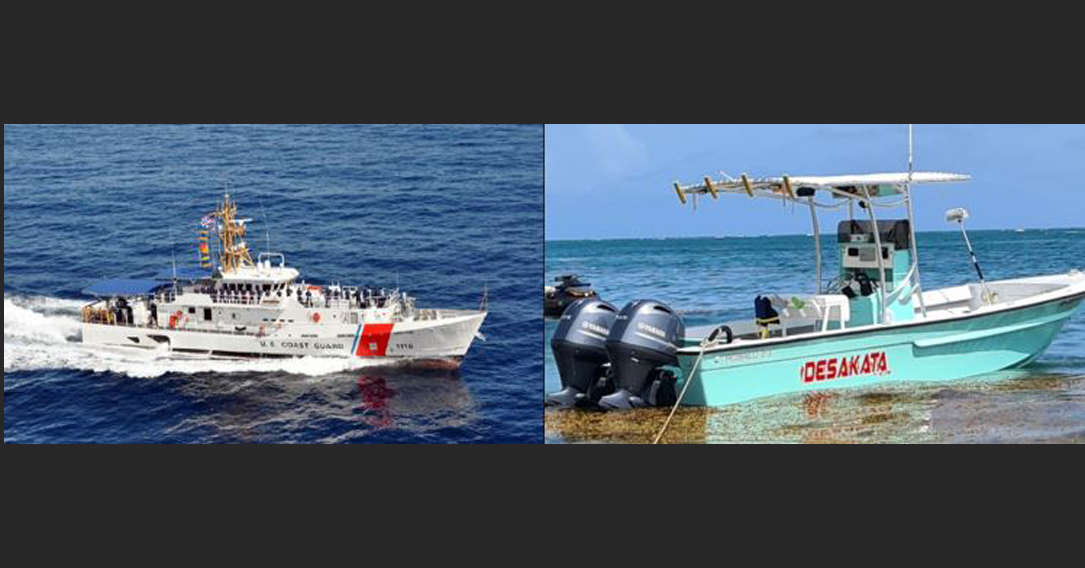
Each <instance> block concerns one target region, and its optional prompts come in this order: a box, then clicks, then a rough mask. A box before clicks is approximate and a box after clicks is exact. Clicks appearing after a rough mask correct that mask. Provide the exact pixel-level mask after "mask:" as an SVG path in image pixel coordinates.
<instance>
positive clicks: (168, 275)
mask: <svg viewBox="0 0 1085 568" xmlns="http://www.w3.org/2000/svg"><path fill="white" fill-rule="evenodd" d="M154 277H155V280H173V269H172V268H169V269H167V270H164V271H162V272H159V273H158V274H156V275H155V276H154ZM210 277H211V271H210V270H208V269H206V268H191V267H187V268H184V267H178V268H177V279H178V280H203V279H204V278H210Z"/></svg>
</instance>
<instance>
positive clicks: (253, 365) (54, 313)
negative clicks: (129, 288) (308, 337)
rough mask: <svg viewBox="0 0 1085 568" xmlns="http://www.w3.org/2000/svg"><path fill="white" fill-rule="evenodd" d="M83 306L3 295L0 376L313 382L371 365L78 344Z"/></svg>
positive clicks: (51, 300)
mask: <svg viewBox="0 0 1085 568" xmlns="http://www.w3.org/2000/svg"><path fill="white" fill-rule="evenodd" d="M84 303H85V302H81V301H79V300H64V299H60V298H49V297H41V296H33V297H19V296H7V295H5V296H4V373H12V372H17V371H43V370H55V369H69V370H76V371H91V372H95V373H104V372H111V373H118V374H123V375H128V376H130V377H136V378H154V377H160V376H162V375H165V374H168V373H181V374H199V373H287V374H292V375H305V376H309V377H318V376H322V375H330V374H334V373H342V372H345V371H350V370H353V369H359V368H363V367H370V366H374V365H376V363H373V362H371V361H365V360H359V359H345V358H344V359H336V358H323V357H304V358H297V359H209V358H206V357H204V358H196V357H181V356H177V355H173V354H170V353H168V352H164V351H160V352H155V351H141V350H131V349H124V348H109V347H103V346H96V345H84V344H82V343H81V337H80V331H79V310H80V308H81V307H82V306H83V305H84Z"/></svg>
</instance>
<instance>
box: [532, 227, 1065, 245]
mask: <svg viewBox="0 0 1085 568" xmlns="http://www.w3.org/2000/svg"><path fill="white" fill-rule="evenodd" d="M1080 230H1085V227H1038V228H1024V227H1020V228H1017V227H1015V228H1013V229H969V230H968V231H969V232H970V233H991V232H1007V231H1008V232H1017V231H1023V232H1026V233H1027V232H1035V231H1080ZM956 232H957V230H956V229H940V230H937V231H916V234H917V235H920V234H926V233H956ZM831 234H833V231H830V232H826V233H822V236H826V235H831ZM813 236H814V235H813V234H812V233H781V234H772V235H690V236H662V237H595V238H589V237H582V238H557V239H544V242H548V243H560V242H577V241H656V240H684V239H685V240H696V239H756V238H760V237H813Z"/></svg>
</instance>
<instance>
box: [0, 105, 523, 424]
mask: <svg viewBox="0 0 1085 568" xmlns="http://www.w3.org/2000/svg"><path fill="white" fill-rule="evenodd" d="M226 184H229V190H230V194H231V195H232V196H233V197H235V198H236V199H237V200H238V201H239V203H240V213H241V214H242V215H243V216H247V217H252V218H253V219H254V223H253V225H252V230H251V232H250V238H249V241H250V244H251V245H252V248H254V249H255V250H257V251H262V250H264V248H265V246H264V242H265V229H267V230H269V231H270V241H271V248H272V249H274V250H276V251H281V252H283V253H285V254H286V258H287V262H288V263H289V264H291V265H293V266H295V267H296V268H298V269H299V270H301V271H302V274H303V276H304V277H305V278H306V279H307V280H309V281H312V282H328V281H331V280H339V281H342V282H343V283H344V284H370V285H375V286H382V287H392V286H394V285H396V283H397V282H398V283H399V285H400V286H401V287H402V288H403V289H404V291H407V292H408V293H411V294H412V295H414V296H416V297H417V298H418V305H419V306H420V307H445V308H475V307H477V306H478V304H479V300H480V298H481V296H482V292H483V289H484V288H486V287H488V288H489V293H490V315H489V317H488V319H487V320H486V323H485V325H484V326H483V328H482V333H483V334H485V335H486V336H487V339H488V340H487V341H486V342H481V341H476V342H475V344H474V346H472V348H471V351H470V352H469V353H468V355H467V357H466V358H465V360H464V363H463V366H462V368H461V369H460V370H459V371H458V372H450V371H423V370H409V369H403V368H400V369H396V368H377V367H363V368H355V367H353V366H350V365H348V364H347V363H346V362H345V360H344V361H337V360H318V359H303V360H293V361H279V360H275V361H271V360H267V361H204V360H182V359H162V358H151V357H149V356H148V357H144V356H142V355H138V354H124V353H122V354H118V353H112V352H104V351H100V350H96V349H93V348H90V347H84V346H82V345H80V344H79V343H78V327H77V325H76V321H77V320H76V317H77V310H78V308H79V307H80V306H81V304H82V303H83V302H84V301H85V300H86V298H84V297H83V296H82V295H81V293H80V291H81V290H82V289H84V288H85V287H86V286H88V285H89V284H91V283H92V282H94V281H95V280H97V279H101V278H110V277H126V276H133V277H140V276H150V275H153V274H156V273H159V272H161V271H163V270H165V269H167V268H168V267H169V265H170V262H171V253H175V254H176V256H177V259H178V264H179V265H182V266H192V265H194V263H195V260H196V256H195V250H196V249H195V247H196V241H195V232H194V231H195V223H196V222H197V221H198V220H199V219H200V217H201V216H203V215H205V214H207V213H209V212H210V211H212V210H213V209H214V204H215V201H216V199H218V198H219V197H221V194H222V192H223V188H224V186H225V185H226ZM542 257H543V127H542V126H541V125H487V126H458V125H457V126H421V125H395V126H391V125H386V126H187V125H176V126H174V125H170V126H25V125H16V126H12V125H5V127H4V441H5V442H7V443H38V442H94V443H127V442H136V443H142V442H185V443H187V442H197V443H202V442H210V443H249V442H253V443H280V442H281V443H325V442H332V443H338V442H385V443H401V442H402V443H409V442H429V443H470V442H512V443H530V442H540V441H542V430H541V421H542V417H543V413H542V409H541V405H540V399H539V386H540V380H539V377H540V376H541V375H542V372H543V369H542V361H541V359H540V357H539V344H540V340H541V337H542V333H543V330H542V323H541V320H540V317H539V305H540V297H539V291H538V279H539V274H540V273H541V272H542V270H543V266H542V263H543V261H542Z"/></svg>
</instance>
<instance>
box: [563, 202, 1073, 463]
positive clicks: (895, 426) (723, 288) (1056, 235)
mask: <svg viewBox="0 0 1085 568" xmlns="http://www.w3.org/2000/svg"><path fill="white" fill-rule="evenodd" d="M828 226H829V225H828V224H827V223H826V224H825V225H824V227H825V228H827V227H828ZM823 230H826V229H824V228H823ZM970 236H971V237H972V240H973V244H974V246H975V249H976V253H977V254H978V256H979V259H980V262H981V265H982V267H983V269H984V272H985V275H986V276H987V278H989V279H991V280H1003V279H1009V278H1020V277H1026V276H1039V275H1048V274H1059V273H1066V272H1069V271H1071V270H1073V269H1085V229H1065V230H1018V229H1014V230H1008V231H975V232H971V233H970ZM917 238H918V243H919V255H920V262H921V267H922V278H923V284H924V287H925V288H926V289H928V290H930V289H935V288H942V287H947V286H956V285H960V284H966V283H969V282H975V281H976V273H975V272H974V271H973V269H972V265H971V263H970V262H969V259H968V253H967V250H966V248H965V245H964V241H963V239H962V237H961V234H960V232H959V231H957V232H932V233H921V234H919V235H918V237H917ZM823 239H824V241H823V244H822V249H823V250H824V251H825V255H824V262H825V271H826V274H827V275H828V274H834V273H835V272H836V271H837V270H838V268H837V267H838V266H839V254H838V253H837V244H836V236H835V234H833V235H823ZM813 250H814V242H813V238H812V237H808V236H785V237H753V238H704V239H660V240H613V241H556V242H548V243H547V248H546V275H547V280H548V281H552V280H553V278H554V276H556V275H559V274H567V273H577V274H580V275H582V276H583V277H584V279H585V280H586V281H589V282H591V283H592V284H594V286H595V289H596V290H597V291H599V293H600V295H601V296H602V297H603V298H604V299H606V300H608V301H610V302H612V303H614V304H616V305H617V306H618V307H619V308H620V307H622V306H623V305H625V303H627V302H629V301H631V300H634V299H642V298H653V299H657V300H661V301H663V302H666V303H668V304H670V305H671V306H673V307H675V308H676V309H678V310H679V311H681V312H682V313H683V314H684V319H685V321H686V324H687V325H710V324H716V323H721V322H725V321H731V320H736V319H748V318H750V317H752V312H753V299H754V297H755V296H757V295H759V294H767V293H777V292H779V293H784V294H787V293H796V292H798V293H801V292H804V291H806V292H808V291H810V290H812V289H813V288H814V253H813ZM555 328H556V322H554V321H548V322H547V324H546V337H547V342H548V343H549V339H550V337H551V336H552V335H553V333H554V330H555ZM546 353H547V354H546V390H547V392H552V391H554V390H557V389H558V388H559V387H560V380H559V376H558V373H557V367H556V366H555V364H554V359H553V355H552V354H551V353H550V350H549V347H547V350H546ZM665 418H666V411H662V412H656V411H652V410H649V411H644V412H635V413H631V415H630V414H626V415H623V414H621V413H613V414H607V415H602V414H592V413H583V412H580V413H569V412H548V413H547V419H546V421H547V425H546V429H547V435H546V436H547V441H548V442H640V443H644V442H647V441H650V440H651V439H652V438H653V437H654V435H655V433H656V431H657V430H658V428H659V427H660V426H661V425H662V423H663V421H664V420H665ZM676 420H677V422H676V423H675V425H673V426H672V427H671V429H670V430H668V440H670V441H677V442H905V443H927V442H1022V443H1023V442H1029V443H1031V442H1078V443H1085V313H1080V312H1079V313H1078V314H1077V316H1076V317H1075V318H1074V319H1073V320H1072V321H1070V322H1069V323H1068V324H1067V326H1066V327H1065V328H1064V329H1063V331H1062V333H1061V334H1060V335H1059V336H1058V338H1057V339H1056V341H1055V342H1054V344H1053V345H1052V346H1051V348H1050V349H1049V350H1048V351H1047V354H1046V355H1045V356H1044V357H1043V358H1041V359H1040V360H1039V361H1038V362H1036V363H1034V364H1033V365H1031V366H1029V367H1027V368H1025V369H1023V370H1016V371H1012V372H1004V373H998V374H995V375H990V376H981V377H976V378H974V379H967V380H963V381H955V382H950V383H929V384H922V385H915V384H907V385H887V386H879V387H878V388H876V389H853V390H836V391H827V392H825V393H821V394H817V395H805V394H794V395H781V396H777V397H773V398H769V399H763V400H756V401H752V402H748V403H744V404H739V405H734V406H731V407H727V408H721V409H682V410H681V411H680V412H679V415H678V417H677V419H676Z"/></svg>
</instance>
